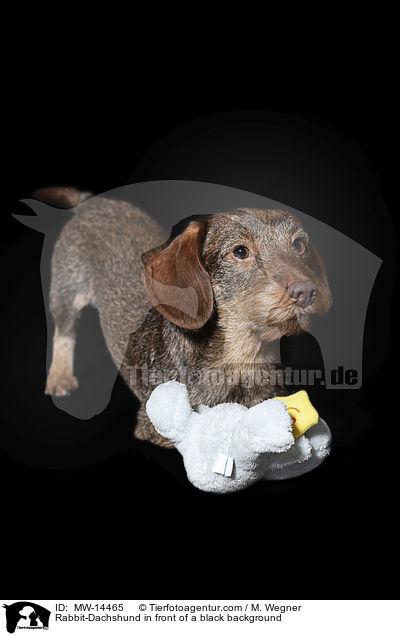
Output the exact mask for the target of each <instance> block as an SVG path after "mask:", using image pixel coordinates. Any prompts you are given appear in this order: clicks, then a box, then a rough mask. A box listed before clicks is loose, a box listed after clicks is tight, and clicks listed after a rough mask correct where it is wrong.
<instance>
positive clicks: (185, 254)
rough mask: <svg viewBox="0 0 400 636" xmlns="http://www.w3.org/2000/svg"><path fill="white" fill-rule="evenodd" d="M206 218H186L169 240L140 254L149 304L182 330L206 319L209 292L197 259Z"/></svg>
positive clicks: (210, 306) (209, 309)
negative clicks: (180, 227)
mask: <svg viewBox="0 0 400 636" xmlns="http://www.w3.org/2000/svg"><path fill="white" fill-rule="evenodd" d="M206 227H207V219H206V218H204V219H202V220H200V221H190V222H189V224H188V225H187V227H186V228H185V229H184V230H183V231H182V232H180V233H179V234H178V235H177V236H176V237H175V238H174V239H173V240H172V241H171V239H170V240H169V241H167V243H166V244H164V245H162V246H160V247H159V248H154V249H152V250H150V251H149V252H146V253H145V254H143V255H142V261H143V264H144V266H145V267H144V272H143V280H144V285H145V289H146V292H147V295H148V297H149V299H150V301H151V303H152V305H153V306H154V307H155V308H156V309H157V311H159V312H160V314H162V315H163V316H164V317H165V318H167V319H168V320H170V321H171V322H173V323H174V324H175V325H178V326H179V327H184V328H185V329H199V328H200V327H202V326H203V325H204V324H205V323H206V322H207V320H208V319H209V318H210V316H211V313H212V309H213V292H212V287H211V281H210V277H209V275H208V274H207V272H206V270H205V268H204V265H203V263H202V260H201V249H202V244H203V238H204V235H205V232H206Z"/></svg>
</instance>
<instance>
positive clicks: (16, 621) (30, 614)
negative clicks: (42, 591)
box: [3, 601, 51, 634]
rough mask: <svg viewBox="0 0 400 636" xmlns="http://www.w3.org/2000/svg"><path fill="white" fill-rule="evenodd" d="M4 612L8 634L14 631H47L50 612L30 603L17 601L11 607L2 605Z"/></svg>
mask: <svg viewBox="0 0 400 636" xmlns="http://www.w3.org/2000/svg"><path fill="white" fill-rule="evenodd" d="M3 607H4V608H5V610H6V627H7V631H8V633H9V634H14V632H15V630H16V629H49V618H50V614H51V612H50V610H48V609H46V608H45V607H42V606H41V605H37V604H36V603H32V602H31V601H18V602H17V603H12V605H3Z"/></svg>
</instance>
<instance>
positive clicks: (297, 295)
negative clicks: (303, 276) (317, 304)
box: [287, 280, 317, 307]
mask: <svg viewBox="0 0 400 636" xmlns="http://www.w3.org/2000/svg"><path fill="white" fill-rule="evenodd" d="M287 293H288V296H289V297H290V298H292V300H294V302H295V303H296V305H298V306H299V307H308V305H312V303H313V302H314V300H315V297H316V295H317V287H316V285H315V283H314V282H313V281H312V280H302V281H300V280H299V281H295V282H294V283H291V285H289V287H288V289H287Z"/></svg>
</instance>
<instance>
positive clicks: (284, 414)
mask: <svg viewBox="0 0 400 636" xmlns="http://www.w3.org/2000/svg"><path fill="white" fill-rule="evenodd" d="M146 410H147V414H148V416H149V418H150V420H151V422H152V424H153V426H154V427H155V428H156V430H157V431H158V432H159V433H160V435H162V436H163V437H166V438H167V439H169V440H171V441H172V442H173V444H174V445H175V446H176V448H177V449H178V451H179V452H180V453H181V455H182V456H183V460H184V464H185V468H186V472H187V475H188V478H189V480H190V481H191V482H192V484H193V485H194V486H196V487H197V488H199V489H200V490H205V491H208V492H218V493H225V492H233V491H235V490H242V489H243V488H247V487H248V486H250V485H251V484H254V483H255V482H256V481H259V480H260V479H268V480H277V479H289V478H291V477H297V476H299V475H302V474H304V473H307V472H309V471H310V470H313V469H314V468H316V466H318V465H319V464H320V463H321V462H322V461H323V460H324V459H325V457H326V456H327V455H328V453H329V450H330V442H331V434H330V430H329V427H328V426H327V424H326V423H325V422H324V420H322V419H321V418H319V416H318V413H317V412H316V411H315V409H314V407H313V406H312V405H311V403H310V401H309V400H308V396H307V393H306V392H305V391H299V392H298V393H295V394H294V395H292V396H288V397H287V398H286V397H285V398H272V399H270V400H265V401H264V402H261V403H260V404H257V405H256V406H252V407H251V408H249V409H248V408H246V407H245V406H242V405H241V404H236V403H226V404H218V405H217V406H213V407H208V406H204V405H200V406H199V407H197V409H196V410H194V409H192V407H191V405H190V401H189V395H188V391H187V388H186V386H185V385H184V384H181V383H180V382H176V381H175V380H171V381H169V382H165V383H164V384H160V385H159V386H158V387H156V388H155V389H154V391H153V392H152V394H151V395H150V398H149V399H148V401H147V404H146ZM289 411H292V415H291V414H289ZM310 427H312V428H310ZM296 438H297V439H296Z"/></svg>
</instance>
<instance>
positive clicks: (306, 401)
mask: <svg viewBox="0 0 400 636" xmlns="http://www.w3.org/2000/svg"><path fill="white" fill-rule="evenodd" d="M273 399H274V400H281V402H285V404H286V408H287V410H288V412H289V415H291V416H292V419H293V437H294V438H295V439H297V438H298V437H300V436H301V435H303V433H305V432H306V431H308V429H309V428H311V427H312V426H314V424H316V423H317V422H318V417H319V415H318V412H317V411H316V409H315V408H314V407H313V405H312V404H311V402H310V398H309V397H308V394H307V391H297V393H293V395H285V396H284V397H275V398H273Z"/></svg>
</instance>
